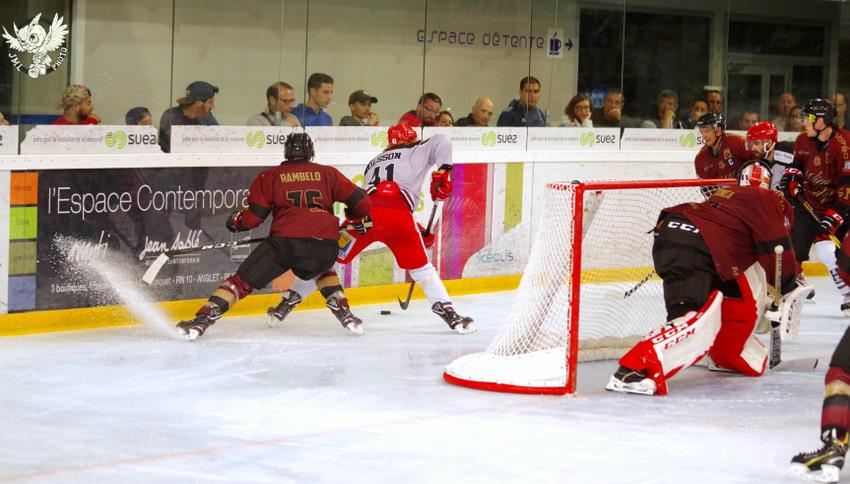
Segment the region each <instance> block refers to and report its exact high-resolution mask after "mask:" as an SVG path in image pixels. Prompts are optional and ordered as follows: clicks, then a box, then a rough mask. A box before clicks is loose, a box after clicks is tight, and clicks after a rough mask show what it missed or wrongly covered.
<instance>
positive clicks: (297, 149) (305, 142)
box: [283, 132, 315, 161]
mask: <svg viewBox="0 0 850 484" xmlns="http://www.w3.org/2000/svg"><path fill="white" fill-rule="evenodd" d="M314 155H315V152H314V151H313V140H312V139H310V135H309V134H307V133H301V132H298V133H290V135H289V136H287V137H286V142H284V143H283V158H284V159H285V160H286V161H290V160H303V159H307V161H310V159H311V158H313V156H314Z"/></svg>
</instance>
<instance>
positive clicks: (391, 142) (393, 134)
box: [387, 123, 416, 148]
mask: <svg viewBox="0 0 850 484" xmlns="http://www.w3.org/2000/svg"><path fill="white" fill-rule="evenodd" d="M414 141H416V130H415V129H413V128H411V127H410V126H409V125H407V124H406V123H398V124H394V125H392V126H390V128H389V129H388V130H387V148H394V147H396V146H398V145H406V144H410V143H413V142H414Z"/></svg>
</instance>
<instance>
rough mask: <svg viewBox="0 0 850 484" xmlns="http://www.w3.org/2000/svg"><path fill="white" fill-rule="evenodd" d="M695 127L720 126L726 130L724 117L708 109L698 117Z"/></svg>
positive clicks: (722, 129)
mask: <svg viewBox="0 0 850 484" xmlns="http://www.w3.org/2000/svg"><path fill="white" fill-rule="evenodd" d="M697 128H720V130H721V131H726V119H725V118H724V117H723V115H722V114H720V113H718V112H714V111H709V112H707V113H705V114H703V115H702V116H700V117H699V119H698V120H697Z"/></svg>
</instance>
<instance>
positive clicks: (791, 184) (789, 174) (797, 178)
mask: <svg viewBox="0 0 850 484" xmlns="http://www.w3.org/2000/svg"><path fill="white" fill-rule="evenodd" d="M802 183H803V172H801V171H800V170H798V169H796V168H786V169H785V173H783V174H782V179H781V180H779V185H777V186H776V188H777V189H779V191H780V192H782V194H783V195H785V198H786V199H788V201H790V202H791V203H794V202H795V201H796V200H797V195H798V194H799V193H800V185H802Z"/></svg>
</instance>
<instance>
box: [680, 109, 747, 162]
mask: <svg viewBox="0 0 850 484" xmlns="http://www.w3.org/2000/svg"><path fill="white" fill-rule="evenodd" d="M697 128H699V132H700V135H702V139H703V141H704V142H705V145H704V146H703V147H702V148H700V150H699V152H698V153H697V155H696V157H695V158H694V169H695V170H696V174H697V177H699V178H737V177H738V172H739V171H740V169H741V167H742V166H744V164H745V163H747V162H748V161H750V160H752V159H753V158H754V157H753V154H752V153H751V152H750V151H749V150H747V147H746V143H745V142H744V138H742V137H740V136H738V135H735V134H731V133H727V132H726V120H725V119H724V118H723V115H722V114H720V113H718V112H714V111H710V112H707V113H705V114H703V115H702V116H700V117H699V120H697Z"/></svg>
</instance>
